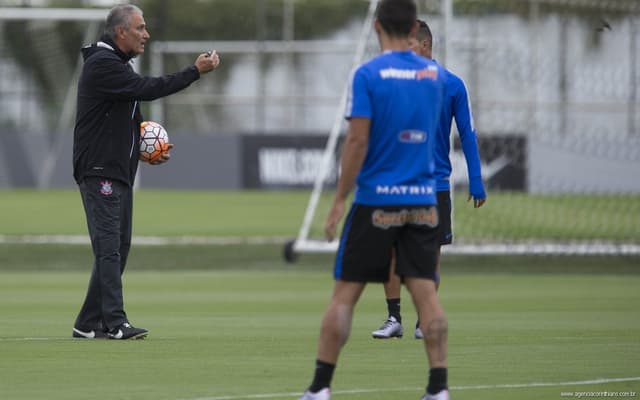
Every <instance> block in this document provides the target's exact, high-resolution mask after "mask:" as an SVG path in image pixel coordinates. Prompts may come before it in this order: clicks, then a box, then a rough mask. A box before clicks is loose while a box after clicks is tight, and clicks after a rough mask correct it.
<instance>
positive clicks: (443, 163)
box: [435, 66, 486, 198]
mask: <svg viewBox="0 0 640 400" xmlns="http://www.w3.org/2000/svg"><path fill="white" fill-rule="evenodd" d="M440 69H441V71H443V74H445V75H446V87H445V94H444V100H443V102H442V115H441V116H440V122H439V123H438V135H437V139H436V145H435V146H436V147H435V162H436V169H435V177H436V179H437V182H436V188H437V191H439V192H441V191H445V190H451V188H450V184H449V177H450V176H451V160H450V158H449V152H450V150H451V149H450V143H451V142H450V140H451V139H450V137H451V123H452V121H453V119H454V118H455V120H456V126H457V127H458V132H459V134H460V143H461V144H462V151H463V153H464V157H465V159H466V160H467V172H468V174H469V175H468V176H469V182H471V183H472V184H473V183H476V182H479V185H480V188H479V189H481V193H480V197H482V198H483V197H486V195H482V194H483V193H484V189H483V188H482V178H481V172H480V156H479V153H478V141H477V137H476V131H475V128H474V126H473V115H472V113H471V105H470V103H469V96H468V94H467V88H466V87H465V85H464V82H463V81H462V79H460V78H459V77H458V76H457V75H455V74H453V73H452V72H451V71H448V70H446V69H445V68H444V67H442V66H441V67H440ZM472 194H477V193H472Z"/></svg>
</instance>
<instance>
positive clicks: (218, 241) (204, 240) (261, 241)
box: [0, 235, 640, 255]
mask: <svg viewBox="0 0 640 400" xmlns="http://www.w3.org/2000/svg"><path fill="white" fill-rule="evenodd" d="M289 240H291V238H290V237H284V236H248V237H242V236H134V237H133V239H132V242H133V244H134V245H140V246H168V245H178V246H189V245H205V246H227V245H268V244H271V245H284V244H285V243H286V242H287V241H289ZM316 242H317V243H320V244H322V245H323V246H321V248H322V249H321V250H318V249H315V247H314V249H311V250H310V249H301V250H300V251H299V252H300V253H315V252H322V253H324V252H335V249H334V248H333V247H331V246H326V244H327V243H328V242H326V241H322V242H321V241H314V240H307V241H306V243H307V244H308V243H316ZM0 244H69V245H89V244H90V242H89V236H88V235H0ZM335 247H337V246H335ZM442 252H443V254H459V255H531V254H535V255H640V243H616V242H600V241H576V242H543V241H530V242H517V243H454V244H452V245H450V246H444V247H443V248H442Z"/></svg>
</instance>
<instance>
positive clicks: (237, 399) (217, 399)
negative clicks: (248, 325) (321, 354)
mask: <svg viewBox="0 0 640 400" xmlns="http://www.w3.org/2000/svg"><path fill="white" fill-rule="evenodd" d="M635 381H640V377H630V378H598V379H590V380H585V381H568V382H532V383H507V384H502V385H470V386H451V387H450V389H451V390H452V391H454V390H484V389H526V388H534V387H557V386H580V385H597V384H602V383H616V382H635ZM418 390H419V389H416V388H391V389H389V388H385V389H351V390H332V391H331V394H334V395H335V394H339V395H349V394H362V393H387V392H415V391H418ZM301 395H302V390H301V391H300V392H296V393H291V392H289V393H257V394H245V395H233V396H212V397H196V398H190V399H180V400H244V399H272V398H277V397H296V396H301Z"/></svg>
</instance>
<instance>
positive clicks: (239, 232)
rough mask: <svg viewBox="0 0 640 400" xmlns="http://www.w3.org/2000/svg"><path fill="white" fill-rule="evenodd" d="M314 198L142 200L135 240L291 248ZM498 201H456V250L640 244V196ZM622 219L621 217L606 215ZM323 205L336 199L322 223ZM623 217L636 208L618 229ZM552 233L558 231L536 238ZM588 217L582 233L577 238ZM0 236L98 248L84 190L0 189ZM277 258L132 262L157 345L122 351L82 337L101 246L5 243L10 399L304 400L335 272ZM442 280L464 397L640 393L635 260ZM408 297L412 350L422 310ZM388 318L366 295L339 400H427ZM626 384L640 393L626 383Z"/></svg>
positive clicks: (134, 289) (535, 263) (201, 252)
mask: <svg viewBox="0 0 640 400" xmlns="http://www.w3.org/2000/svg"><path fill="white" fill-rule="evenodd" d="M514 196H516V195H514ZM307 200H308V193H307V192H286V193H284V192H266V193H264V192H243V193H235V192H233V193H232V192H215V193H212V192H156V191H140V192H139V193H138V194H137V195H136V205H135V209H136V211H135V215H136V220H135V228H134V230H135V233H136V234H137V235H161V236H174V235H203V236H242V237H248V236H258V235H265V236H294V235H295V233H296V232H297V229H298V228H299V224H300V221H301V219H302V214H303V212H304V208H305V206H306V201H307ZM490 200H491V202H490V203H488V205H491V204H494V205H495V206H494V207H495V208H492V207H486V208H485V207H483V209H481V210H473V209H470V208H469V206H468V205H467V204H464V203H463V201H464V199H462V196H457V198H456V202H457V203H456V204H458V203H459V205H457V208H458V214H456V215H457V216H458V217H456V218H457V221H458V222H461V221H462V222H461V223H460V224H459V225H460V229H459V230H456V233H460V235H458V237H460V236H462V237H465V238H469V239H474V238H485V239H486V238H487V236H486V234H487V233H489V232H492V231H494V233H491V237H501V235H503V236H504V237H511V236H513V237H515V238H517V237H520V236H519V233H518V232H527V230H528V231H530V232H534V234H533V236H530V237H534V238H536V237H545V236H544V235H550V236H549V237H551V238H562V239H572V238H594V235H600V234H601V233H602V232H604V236H605V238H606V239H609V240H631V241H635V242H638V241H639V239H638V232H639V231H638V230H637V226H638V224H639V223H640V221H639V220H638V218H640V212H638V210H639V208H638V204H639V202H638V196H635V197H634V196H631V197H629V198H619V197H616V196H613V197H607V196H604V197H597V198H595V200H585V199H584V198H581V197H571V198H566V199H565V198H553V197H535V196H526V197H523V198H518V197H517V196H516V197H510V195H508V194H505V195H504V196H501V195H494V196H492V197H491V199H490ZM581 200H584V201H581ZM591 201H595V204H591V203H589V202H591ZM609 203H611V204H612V205H613V206H614V208H606V209H605V208H602V206H603V205H604V204H609ZM326 204H327V197H325V198H324V199H323V202H322V204H321V209H320V211H319V214H320V215H323V212H324V211H323V210H326ZM576 204H588V205H589V207H590V208H587V210H589V209H591V210H596V211H598V213H593V215H595V216H597V217H598V218H595V217H594V218H591V217H588V215H587V214H589V215H590V213H589V212H588V211H587V212H586V214H585V211H582V213H580V212H578V213H575V212H574V213H571V212H569V210H568V209H567V208H566V207H569V208H570V207H572V205H576ZM620 204H624V205H625V207H624V209H625V210H627V211H628V210H631V212H627V211H624V213H625V215H626V217H625V218H622V219H621V218H619V213H620V212H621V211H620V210H621V209H622V208H621V207H619V205H620ZM563 209H564V210H565V211H562V210H563ZM523 210H527V211H526V212H525V211H523ZM611 210H614V211H611ZM634 210H635V211H634ZM465 213H467V217H468V218H467V217H465ZM471 213H474V214H475V213H479V215H484V217H480V216H478V215H473V218H472V217H471ZM611 213H613V214H611ZM596 214H597V215H596ZM608 214H611V215H612V218H604V220H612V221H614V222H615V221H617V222H616V223H618V224H619V225H620V226H621V228H615V229H610V228H606V229H604V228H602V226H603V225H602V221H603V218H600V217H603V216H604V217H606V216H607V215H608ZM545 216H547V217H545ZM548 216H551V217H548ZM542 217H545V218H546V221H547V224H550V225H547V226H545V227H543V228H539V227H537V228H535V229H533V230H531V229H529V225H532V226H536V224H538V223H540V221H541V220H542V219H545V218H542ZM587 217H588V218H587ZM576 218H578V220H580V221H581V222H580V223H581V224H582V225H580V226H581V228H579V229H578V228H576V229H575V230H572V229H571V227H570V226H571V224H573V223H575V221H574V220H575V219H576ZM0 221H2V223H1V224H0V234H8V235H23V234H80V235H86V228H85V225H84V224H85V223H84V216H83V215H82V209H81V206H80V200H79V195H78V194H77V193H76V192H75V191H58V192H39V191H3V192H2V193H1V194H0ZM319 221H320V224H321V222H322V218H320V219H319ZM470 221H473V222H470ZM474 224H476V225H474ZM505 229H506V230H505ZM316 230H317V231H319V230H318V229H317V228H316ZM495 230H499V232H498V233H495ZM500 232H502V233H500ZM505 232H507V233H505ZM554 232H560V234H559V236H555V234H554ZM573 232H577V233H576V234H575V235H574V234H573ZM580 232H583V233H580ZM584 232H586V233H584ZM593 232H595V233H593ZM525 236H526V235H525ZM281 251H282V248H281V246H273V245H264V246H162V247H145V246H134V247H133V249H132V252H131V257H130V262H129V267H128V271H127V273H126V274H125V301H126V305H127V311H128V313H129V316H130V317H131V319H132V321H133V322H134V323H135V324H138V325H140V326H143V327H146V328H148V329H150V331H151V335H150V337H149V338H148V339H147V340H145V341H135V342H133V341H132V342H116V341H82V340H72V339H71V338H70V336H71V327H72V324H73V318H74V317H75V314H76V312H77V311H78V308H79V306H80V301H81V300H82V298H83V296H84V290H85V288H86V284H87V281H88V278H89V269H90V263H91V252H90V249H89V246H88V245H81V246H73V245H33V244H0V399H11V400H24V399H51V400H58V399H103V398H114V399H136V400H145V399H158V400H163V399H167V400H178V399H182V400H195V399H199V400H204V399H208V400H234V399H238V400H239V399H251V398H253V399H255V398H270V399H295V398H297V397H296V394H299V393H300V392H301V391H302V390H303V389H304V387H305V386H306V385H308V383H309V381H310V379H311V374H312V368H313V360H314V355H315V348H316V341H317V335H318V329H319V325H320V318H321V315H322V312H323V310H324V307H325V306H326V303H327V301H328V298H329V295H330V292H331V286H332V282H331V278H330V266H331V256H328V255H304V256H302V257H301V259H300V261H299V262H298V263H297V264H295V265H287V264H285V263H284V262H283V261H282V257H281ZM443 272H444V276H443V286H442V290H441V298H442V301H443V304H444V306H445V309H446V311H447V313H448V317H449V322H450V340H449V362H450V385H451V386H452V395H453V398H454V399H462V400H464V399H481V400H482V399H492V400H495V399H514V398H517V399H525V400H526V399H555V398H560V397H561V394H562V393H563V392H573V391H576V392H578V391H605V390H606V391H612V392H613V391H618V392H620V391H635V392H636V393H637V392H638V391H640V390H639V389H640V373H639V371H640V361H638V360H640V342H639V341H638V339H637V338H638V337H640V314H639V313H638V308H639V306H640V292H639V291H638V290H637V287H638V286H639V284H640V260H639V258H638V257H637V256H635V257H486V256H485V257H458V256H456V257H453V256H450V257H447V258H446V259H445V260H444V264H443ZM404 296H405V297H404V299H403V310H404V316H405V326H406V327H407V331H408V334H410V332H411V326H412V325H413V323H414V320H413V312H412V307H411V305H410V301H409V299H408V297H406V293H404ZM384 315H385V305H384V300H383V293H382V288H381V287H380V286H371V287H370V288H368V289H367V291H366V292H365V294H364V296H363V298H362V300H361V302H360V304H359V305H358V309H357V312H356V317H355V319H354V323H353V330H352V336H351V340H350V341H349V343H348V345H347V347H346V348H345V351H344V353H343V356H342V358H341V360H340V363H339V367H338V370H337V371H336V376H335V380H334V385H333V390H334V398H335V399H350V400H360V399H368V400H376V399H378V400H387V399H388V400H395V399H400V398H413V399H418V398H419V397H420V395H421V394H422V392H423V386H424V384H425V381H426V364H425V356H424V350H423V349H422V346H421V344H420V343H419V342H416V341H415V340H413V339H411V338H410V336H407V337H405V338H404V339H402V340H392V341H374V340H372V339H370V337H369V334H370V332H371V331H372V330H373V329H375V328H377V327H378V326H379V325H380V323H381V322H382V319H383V317H384ZM620 378H622V379H624V378H633V379H632V380H623V381H615V379H620ZM598 379H605V381H606V382H604V381H597V380H598ZM567 382H576V383H567ZM588 382H592V383H591V384H587V383H588Z"/></svg>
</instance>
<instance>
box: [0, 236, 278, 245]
mask: <svg viewBox="0 0 640 400" xmlns="http://www.w3.org/2000/svg"><path fill="white" fill-rule="evenodd" d="M287 240H289V239H288V238H285V237H281V236H249V237H241V236H170V237H169V236H134V237H133V238H132V243H133V244H134V245H141V246H167V245H182V246H187V245H209V246H225V245H242V244H249V245H260V244H284V243H285V242H286V241H287ZM0 244H71V245H76V244H78V245H89V244H90V241H89V235H0Z"/></svg>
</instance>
